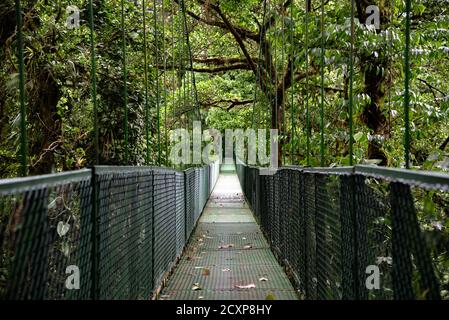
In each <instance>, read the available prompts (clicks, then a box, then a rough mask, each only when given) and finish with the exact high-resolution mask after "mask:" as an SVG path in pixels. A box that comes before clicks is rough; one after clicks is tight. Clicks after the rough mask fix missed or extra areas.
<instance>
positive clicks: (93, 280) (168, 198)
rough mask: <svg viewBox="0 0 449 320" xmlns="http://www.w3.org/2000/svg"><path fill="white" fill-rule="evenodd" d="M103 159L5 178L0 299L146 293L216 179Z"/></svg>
mask: <svg viewBox="0 0 449 320" xmlns="http://www.w3.org/2000/svg"><path fill="white" fill-rule="evenodd" d="M218 172H219V168H218V163H214V164H211V165H209V166H205V167H202V168H192V169H188V170H186V171H183V172H179V171H175V170H170V169H161V168H151V167H107V166H97V167H94V168H92V169H85V170H80V171H77V172H69V173H61V174H54V175H47V176H37V177H30V178H19V179H11V180H2V181H0V240H1V243H0V299H148V298H150V297H151V296H152V293H154V291H155V289H157V288H158V287H159V286H160V285H161V282H162V280H163V278H164V277H165V275H166V274H167V273H168V272H169V271H170V270H171V268H172V267H173V265H174V264H175V263H176V260H177V258H179V256H180V255H181V253H182V250H183V248H184V247H185V245H186V243H187V241H188V239H189V236H190V234H191V232H192V230H193V229H194V227H195V225H196V223H197V221H198V218H199V216H200V214H201V212H202V210H203V208H204V206H205V204H206V201H207V198H208V197H209V195H210V193H211V192H212V188H213V187H214V186H215V183H216V181H217V179H218Z"/></svg>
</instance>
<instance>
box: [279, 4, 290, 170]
mask: <svg viewBox="0 0 449 320" xmlns="http://www.w3.org/2000/svg"><path fill="white" fill-rule="evenodd" d="M281 28H282V47H281V61H282V70H284V66H285V63H284V59H285V11H284V8H282V21H281ZM287 67H288V66H287ZM281 81H282V92H283V97H284V96H285V81H284V80H283V79H282V80H281ZM285 100H286V99H285V98H283V99H282V104H281V108H282V135H283V137H284V139H286V137H285V135H286V134H287V130H286V128H285ZM282 163H284V164H285V152H282Z"/></svg>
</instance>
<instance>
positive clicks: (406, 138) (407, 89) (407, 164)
mask: <svg viewBox="0 0 449 320" xmlns="http://www.w3.org/2000/svg"><path fill="white" fill-rule="evenodd" d="M411 7H412V4H411V0H406V1H405V11H406V18H405V50H404V51H405V52H404V73H405V80H404V87H405V91H404V127H405V128H404V152H405V157H404V160H405V167H406V168H407V169H409V168H410V24H411V21H410V20H411V18H410V13H411Z"/></svg>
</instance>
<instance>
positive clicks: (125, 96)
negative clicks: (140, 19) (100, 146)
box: [120, 0, 129, 164]
mask: <svg viewBox="0 0 449 320" xmlns="http://www.w3.org/2000/svg"><path fill="white" fill-rule="evenodd" d="M120 7H121V14H120V27H121V29H122V63H123V66H122V68H123V108H124V112H125V119H124V122H125V124H124V126H125V164H128V161H129V146H128V136H129V132H128V111H129V110H128V71H127V66H126V63H127V61H126V60H127V59H126V33H125V5H124V0H121V1H120Z"/></svg>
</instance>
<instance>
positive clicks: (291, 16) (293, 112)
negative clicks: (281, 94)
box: [290, 1, 296, 164]
mask: <svg viewBox="0 0 449 320" xmlns="http://www.w3.org/2000/svg"><path fill="white" fill-rule="evenodd" d="M294 4H295V2H294V1H292V4H291V7H290V20H291V21H290V49H291V55H292V57H291V59H292V66H291V72H290V77H291V79H290V81H291V90H290V95H291V96H290V99H291V106H290V107H291V112H290V113H291V127H292V132H291V135H292V142H291V144H290V149H291V150H290V163H291V164H294V154H295V152H296V150H295V145H296V142H295V138H296V126H295V120H296V114H295V100H294V99H295V77H294V74H295V60H296V57H295V45H294V40H295V39H294V32H295V29H296V28H295V20H294V17H293V8H294Z"/></svg>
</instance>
